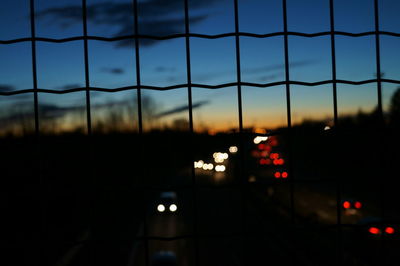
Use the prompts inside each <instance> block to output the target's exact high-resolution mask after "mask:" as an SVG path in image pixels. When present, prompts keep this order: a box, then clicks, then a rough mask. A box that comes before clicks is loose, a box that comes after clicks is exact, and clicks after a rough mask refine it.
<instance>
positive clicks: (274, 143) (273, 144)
mask: <svg viewBox="0 0 400 266" xmlns="http://www.w3.org/2000/svg"><path fill="white" fill-rule="evenodd" d="M269 144H270V145H271V146H277V145H278V141H277V140H276V139H273V140H271V142H270V143H269Z"/></svg>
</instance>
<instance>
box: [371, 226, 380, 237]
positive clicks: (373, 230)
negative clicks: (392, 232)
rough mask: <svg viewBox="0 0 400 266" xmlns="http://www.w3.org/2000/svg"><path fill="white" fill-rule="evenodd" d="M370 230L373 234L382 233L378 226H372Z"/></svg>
mask: <svg viewBox="0 0 400 266" xmlns="http://www.w3.org/2000/svg"><path fill="white" fill-rule="evenodd" d="M368 231H369V232H370V233H371V234H373V235H377V234H379V233H380V230H379V229H378V228H376V227H370V228H369V230H368Z"/></svg>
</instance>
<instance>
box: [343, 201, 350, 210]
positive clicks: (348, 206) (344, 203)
mask: <svg viewBox="0 0 400 266" xmlns="http://www.w3.org/2000/svg"><path fill="white" fill-rule="evenodd" d="M350 206H351V204H350V202H348V201H345V202H343V208H345V209H349V208H350Z"/></svg>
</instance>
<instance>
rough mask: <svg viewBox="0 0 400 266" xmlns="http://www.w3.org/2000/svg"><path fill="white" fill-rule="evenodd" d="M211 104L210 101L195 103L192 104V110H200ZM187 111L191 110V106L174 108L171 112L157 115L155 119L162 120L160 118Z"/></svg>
mask: <svg viewBox="0 0 400 266" xmlns="http://www.w3.org/2000/svg"><path fill="white" fill-rule="evenodd" d="M209 103H210V102H209V101H201V102H197V103H193V104H192V110H193V109H196V108H199V107H201V106H203V105H206V104H209ZM186 110H189V105H183V106H178V107H175V108H172V109H170V110H167V111H164V112H161V113H159V114H156V115H155V117H156V118H160V117H163V116H167V115H172V114H177V113H181V112H184V111H186Z"/></svg>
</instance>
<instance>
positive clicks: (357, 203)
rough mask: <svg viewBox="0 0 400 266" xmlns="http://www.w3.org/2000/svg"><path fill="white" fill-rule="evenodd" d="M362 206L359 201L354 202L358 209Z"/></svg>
mask: <svg viewBox="0 0 400 266" xmlns="http://www.w3.org/2000/svg"><path fill="white" fill-rule="evenodd" d="M361 206H362V204H361V202H359V201H356V203H354V207H356V209H361Z"/></svg>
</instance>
